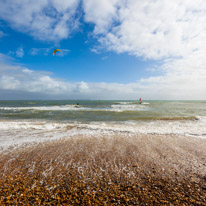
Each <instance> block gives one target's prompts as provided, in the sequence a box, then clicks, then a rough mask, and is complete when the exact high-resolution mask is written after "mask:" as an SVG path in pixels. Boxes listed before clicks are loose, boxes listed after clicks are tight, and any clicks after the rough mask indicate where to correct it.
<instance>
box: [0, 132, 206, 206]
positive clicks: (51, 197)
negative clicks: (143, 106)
mask: <svg viewBox="0 0 206 206" xmlns="http://www.w3.org/2000/svg"><path fill="white" fill-rule="evenodd" d="M205 148H206V139H201V138H194V137H185V136H175V135H155V134H150V135H129V134H128V135H127V133H124V134H118V135H110V136H107V135H102V136H98V137H97V136H95V135H76V136H75V135H74V136H72V137H70V138H69V139H61V140H54V141H50V142H44V143H39V144H35V145H32V146H31V147H29V146H27V147H20V148H18V149H16V150H12V151H10V152H9V151H7V152H5V153H1V154H0V197H1V199H0V205H206V149H205Z"/></svg>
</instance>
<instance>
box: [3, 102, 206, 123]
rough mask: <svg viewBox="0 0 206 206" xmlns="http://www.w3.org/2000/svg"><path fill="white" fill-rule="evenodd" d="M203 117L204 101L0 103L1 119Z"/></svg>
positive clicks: (72, 120) (115, 120)
mask: <svg viewBox="0 0 206 206" xmlns="http://www.w3.org/2000/svg"><path fill="white" fill-rule="evenodd" d="M198 117H206V101H143V102H142V104H139V103H138V101H129V100H128V101H121V100H113V101H77V100H76V101H71V100H62V101H55V100H54V101H0V119H2V120H22V119H25V120H31V119H32V120H52V121H60V122H79V123H88V122H95V121H97V122H109V121H112V122H120V121H137V122H138V121H154V120H194V119H196V118H198Z"/></svg>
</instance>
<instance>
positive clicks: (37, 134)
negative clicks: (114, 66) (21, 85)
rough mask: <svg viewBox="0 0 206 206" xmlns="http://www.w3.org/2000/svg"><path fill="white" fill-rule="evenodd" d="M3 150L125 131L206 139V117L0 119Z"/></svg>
mask: <svg viewBox="0 0 206 206" xmlns="http://www.w3.org/2000/svg"><path fill="white" fill-rule="evenodd" d="M0 131H1V133H0V151H4V150H6V149H8V148H11V147H19V146H22V145H25V144H29V145H30V144H33V143H38V142H44V141H51V140H56V139H62V138H70V137H71V136H73V135H79V134H81V135H86V136H90V135H95V136H101V135H107V136H108V135H115V134H117V135H118V134H119V133H121V134H125V135H127V136H129V135H130V134H131V135H133V134H135V135H137V134H174V135H186V136H188V135H189V136H193V137H201V138H206V118H205V117H201V118H199V120H196V121H192V120H181V121H150V122H146V121H144V122H143V121H142V122H136V121H127V122H119V123H117V122H92V123H90V124H80V123H73V124H69V123H57V122H46V121H0Z"/></svg>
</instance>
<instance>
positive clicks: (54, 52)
mask: <svg viewBox="0 0 206 206" xmlns="http://www.w3.org/2000/svg"><path fill="white" fill-rule="evenodd" d="M57 51H60V52H61V50H60V49H55V50H54V51H53V56H54V54H55V53H56V52H57Z"/></svg>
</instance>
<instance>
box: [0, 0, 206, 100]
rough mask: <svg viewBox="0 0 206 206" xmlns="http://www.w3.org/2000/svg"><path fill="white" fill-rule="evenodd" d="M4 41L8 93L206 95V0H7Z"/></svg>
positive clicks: (2, 87) (0, 70)
mask: <svg viewBox="0 0 206 206" xmlns="http://www.w3.org/2000/svg"><path fill="white" fill-rule="evenodd" d="M0 45H1V46H0V100H27V99H33V100H35V99H36V100H39V99H54V100H56V99H79V100H80V99H87V100H88V99H91V100H114V99H116V100H117V99H118V100H120V99H122V100H137V99H139V98H140V97H141V98H142V100H206V3H205V1H204V0H196V1H194V0H172V1H171V0H144V1H142V0H98V1H97V0H61V1H59V0H36V1H32V0H18V1H17V0H1V1H0ZM56 48H58V49H60V50H61V52H57V53H56V54H55V55H54V56H53V55H52V52H53V50H54V49H56Z"/></svg>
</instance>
